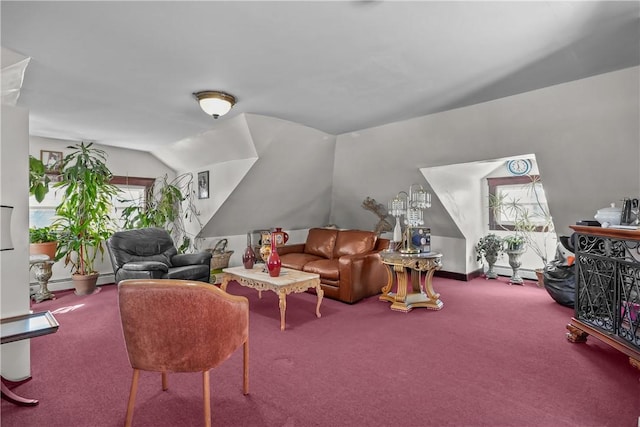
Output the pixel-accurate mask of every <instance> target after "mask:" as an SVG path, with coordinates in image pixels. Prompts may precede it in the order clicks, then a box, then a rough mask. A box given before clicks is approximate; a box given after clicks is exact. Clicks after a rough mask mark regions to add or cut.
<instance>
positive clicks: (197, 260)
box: [171, 252, 212, 267]
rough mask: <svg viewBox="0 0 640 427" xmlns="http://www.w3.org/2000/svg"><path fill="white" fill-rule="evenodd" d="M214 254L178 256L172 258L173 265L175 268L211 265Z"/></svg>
mask: <svg viewBox="0 0 640 427" xmlns="http://www.w3.org/2000/svg"><path fill="white" fill-rule="evenodd" d="M211 257H212V254H211V253H210V252H198V253H195V254H178V255H174V256H172V257H171V264H172V265H173V266H174V267H183V266H185V265H196V264H205V265H207V264H210V263H211Z"/></svg>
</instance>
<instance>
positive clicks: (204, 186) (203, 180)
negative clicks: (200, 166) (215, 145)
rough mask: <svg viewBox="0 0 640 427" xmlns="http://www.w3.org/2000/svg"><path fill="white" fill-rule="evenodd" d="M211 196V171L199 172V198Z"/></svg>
mask: <svg viewBox="0 0 640 427" xmlns="http://www.w3.org/2000/svg"><path fill="white" fill-rule="evenodd" d="M208 198H209V171H204V172H198V199H208Z"/></svg>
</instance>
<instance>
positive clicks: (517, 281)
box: [507, 249, 524, 285]
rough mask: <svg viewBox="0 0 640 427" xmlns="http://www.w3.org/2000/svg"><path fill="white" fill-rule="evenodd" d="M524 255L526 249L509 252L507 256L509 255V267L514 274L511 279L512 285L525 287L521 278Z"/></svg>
mask: <svg viewBox="0 0 640 427" xmlns="http://www.w3.org/2000/svg"><path fill="white" fill-rule="evenodd" d="M523 253H524V249H516V250H507V255H509V265H510V266H511V269H512V270H513V274H512V275H511V278H510V279H509V283H511V284H512V285H524V280H523V279H522V277H520V272H519V269H520V266H521V265H522V261H521V260H520V257H521V256H522V254H523Z"/></svg>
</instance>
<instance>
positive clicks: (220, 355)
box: [118, 279, 249, 372]
mask: <svg viewBox="0 0 640 427" xmlns="http://www.w3.org/2000/svg"><path fill="white" fill-rule="evenodd" d="M118 305H119V308H120V318H121V321H122V331H123V334H124V339H125V343H126V347H127V353H128V355H129V362H130V363H131V367H132V368H134V369H141V370H145V371H157V372H164V371H170V372H196V371H206V370H209V369H212V368H215V367H216V366H218V365H219V364H220V363H222V362H224V361H225V360H227V359H228V358H229V356H231V354H232V353H233V352H234V351H235V350H237V349H238V347H240V346H241V345H242V344H243V343H244V342H246V341H247V339H248V336H249V302H248V300H247V299H246V298H245V297H242V296H235V295H230V294H228V293H226V292H224V291H223V290H221V289H219V288H217V287H216V286H211V285H209V284H205V283H202V282H191V281H186V280H170V279H157V280H123V281H121V282H120V283H119V285H118Z"/></svg>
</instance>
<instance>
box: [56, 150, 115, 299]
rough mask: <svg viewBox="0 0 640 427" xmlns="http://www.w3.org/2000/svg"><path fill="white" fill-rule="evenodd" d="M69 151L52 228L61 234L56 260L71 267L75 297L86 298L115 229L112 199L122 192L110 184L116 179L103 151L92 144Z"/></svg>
mask: <svg viewBox="0 0 640 427" xmlns="http://www.w3.org/2000/svg"><path fill="white" fill-rule="evenodd" d="M67 148H69V149H71V150H73V151H72V152H71V153H70V154H68V155H66V156H65V157H64V159H63V160H62V171H61V180H60V182H57V183H56V184H55V185H54V186H55V187H56V188H60V189H61V190H62V191H63V194H62V201H61V202H60V204H59V205H58V206H57V208H56V217H57V218H56V220H55V221H54V224H53V227H54V228H56V229H57V230H58V231H59V232H58V251H57V253H56V259H62V258H64V264H65V266H66V265H71V273H72V274H71V277H72V279H73V282H74V286H75V288H76V294H78V295H87V294H91V293H93V292H94V291H95V288H96V283H97V280H98V272H97V271H96V269H95V266H94V263H95V260H96V257H97V255H98V254H100V256H101V257H102V255H103V254H104V247H103V246H102V242H103V241H104V240H106V239H107V238H109V236H110V235H111V234H112V233H113V231H114V228H115V227H114V225H113V222H112V219H111V217H110V213H111V199H112V197H113V196H115V195H116V194H117V193H118V191H119V190H118V188H117V187H116V186H115V185H113V184H111V183H110V181H111V178H112V176H113V175H112V173H111V171H110V170H109V168H108V167H107V164H106V153H105V152H104V151H103V150H99V149H97V148H95V147H93V143H89V144H86V145H85V144H84V143H80V144H77V145H75V146H69V147H67Z"/></svg>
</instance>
